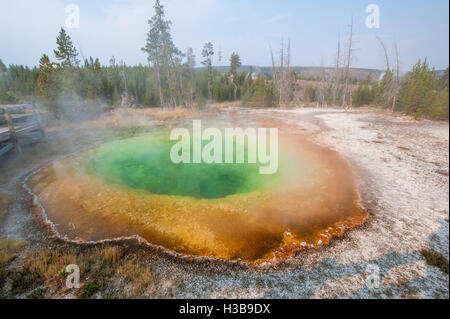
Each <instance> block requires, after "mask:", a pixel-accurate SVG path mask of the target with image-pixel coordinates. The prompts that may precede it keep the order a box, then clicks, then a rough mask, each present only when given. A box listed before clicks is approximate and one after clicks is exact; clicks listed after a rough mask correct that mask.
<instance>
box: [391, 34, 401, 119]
mask: <svg viewBox="0 0 450 319" xmlns="http://www.w3.org/2000/svg"><path fill="white" fill-rule="evenodd" d="M395 64H396V72H395V88H394V99H393V101H392V109H391V111H392V112H394V111H395V105H396V104H397V96H398V93H399V91H400V62H399V59H398V45H397V42H395Z"/></svg>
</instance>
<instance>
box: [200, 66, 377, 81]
mask: <svg viewBox="0 0 450 319" xmlns="http://www.w3.org/2000/svg"><path fill="white" fill-rule="evenodd" d="M214 68H215V69H216V70H217V71H218V72H220V73H225V72H228V71H229V70H230V67H228V66H215V67H214ZM292 69H293V70H294V71H295V72H296V73H297V74H298V75H299V76H302V77H305V78H319V77H321V76H322V74H323V72H325V73H330V72H332V71H334V69H333V68H326V67H325V68H321V67H305V66H294V67H292ZM202 70H204V68H203V67H200V68H197V71H202ZM250 70H252V71H253V73H255V74H263V75H265V76H267V75H269V74H270V70H271V67H268V66H262V67H260V66H250V65H243V66H241V67H240V68H239V72H246V73H248V72H250ZM383 72H384V71H382V70H375V69H358V68H351V69H350V75H351V77H352V78H355V77H356V78H357V79H358V80H364V79H365V78H367V76H369V75H370V76H371V78H372V79H373V80H378V79H379V78H380V76H381V74H383Z"/></svg>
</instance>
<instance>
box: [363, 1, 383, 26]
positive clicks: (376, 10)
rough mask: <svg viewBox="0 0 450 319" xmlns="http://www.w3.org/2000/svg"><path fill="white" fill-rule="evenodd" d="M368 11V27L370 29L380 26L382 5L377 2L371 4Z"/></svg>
mask: <svg viewBox="0 0 450 319" xmlns="http://www.w3.org/2000/svg"><path fill="white" fill-rule="evenodd" d="M366 13H369V15H368V16H367V18H366V27H367V28H368V29H379V28H380V7H379V6H378V5H377V4H373V3H372V4H369V5H368V6H367V7H366Z"/></svg>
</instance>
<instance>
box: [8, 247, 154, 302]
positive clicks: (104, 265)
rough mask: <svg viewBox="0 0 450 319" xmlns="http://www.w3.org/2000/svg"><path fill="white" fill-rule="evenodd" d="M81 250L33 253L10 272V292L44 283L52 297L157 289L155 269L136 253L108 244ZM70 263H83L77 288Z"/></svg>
mask: <svg viewBox="0 0 450 319" xmlns="http://www.w3.org/2000/svg"><path fill="white" fill-rule="evenodd" d="M81 250H82V251H80V249H76V248H74V247H69V248H67V247H66V249H64V248H61V249H53V250H50V249H45V250H40V251H37V252H34V253H31V254H30V255H29V256H27V257H26V258H24V263H23V267H22V269H21V270H20V271H12V272H11V271H10V272H9V273H7V274H6V275H7V277H8V278H10V279H11V280H12V284H11V287H12V289H11V291H10V292H9V296H11V297H14V296H17V295H18V294H24V293H30V292H33V291H34V290H35V289H37V288H38V287H42V286H43V287H45V291H46V292H47V296H50V297H54V296H61V295H65V294H67V293H73V292H75V296H76V297H78V298H90V297H103V298H142V297H147V296H146V295H145V293H146V292H147V291H155V289H154V287H153V286H154V283H155V278H154V277H155V276H154V274H153V272H152V271H151V270H150V269H149V268H150V267H149V265H146V264H144V263H143V262H142V261H139V260H138V259H137V258H136V257H135V256H134V254H132V255H130V256H129V255H127V254H125V253H124V250H123V249H122V248H120V247H115V246H108V245H104V246H102V247H91V248H87V249H81ZM70 264H75V265H78V266H79V267H80V284H81V288H80V289H78V290H75V291H69V290H68V289H67V288H66V286H65V280H66V277H67V275H68V273H66V271H65V267H66V266H68V265H70ZM124 286H125V287H127V286H129V287H128V289H123V287H124Z"/></svg>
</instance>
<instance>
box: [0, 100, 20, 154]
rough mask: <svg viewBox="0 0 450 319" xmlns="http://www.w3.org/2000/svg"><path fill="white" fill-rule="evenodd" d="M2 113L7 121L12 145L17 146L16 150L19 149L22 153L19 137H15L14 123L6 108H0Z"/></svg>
mask: <svg viewBox="0 0 450 319" xmlns="http://www.w3.org/2000/svg"><path fill="white" fill-rule="evenodd" d="M1 112H2V114H3V115H4V116H5V120H6V122H7V123H8V129H9V133H10V135H11V140H12V141H13V143H14V145H15V146H16V147H17V150H18V151H19V154H21V153H22V149H21V148H20V144H19V139H18V138H17V134H16V130H15V129H14V124H13V121H12V119H11V116H10V115H9V113H8V109H5V108H4V109H2V111H1Z"/></svg>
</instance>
